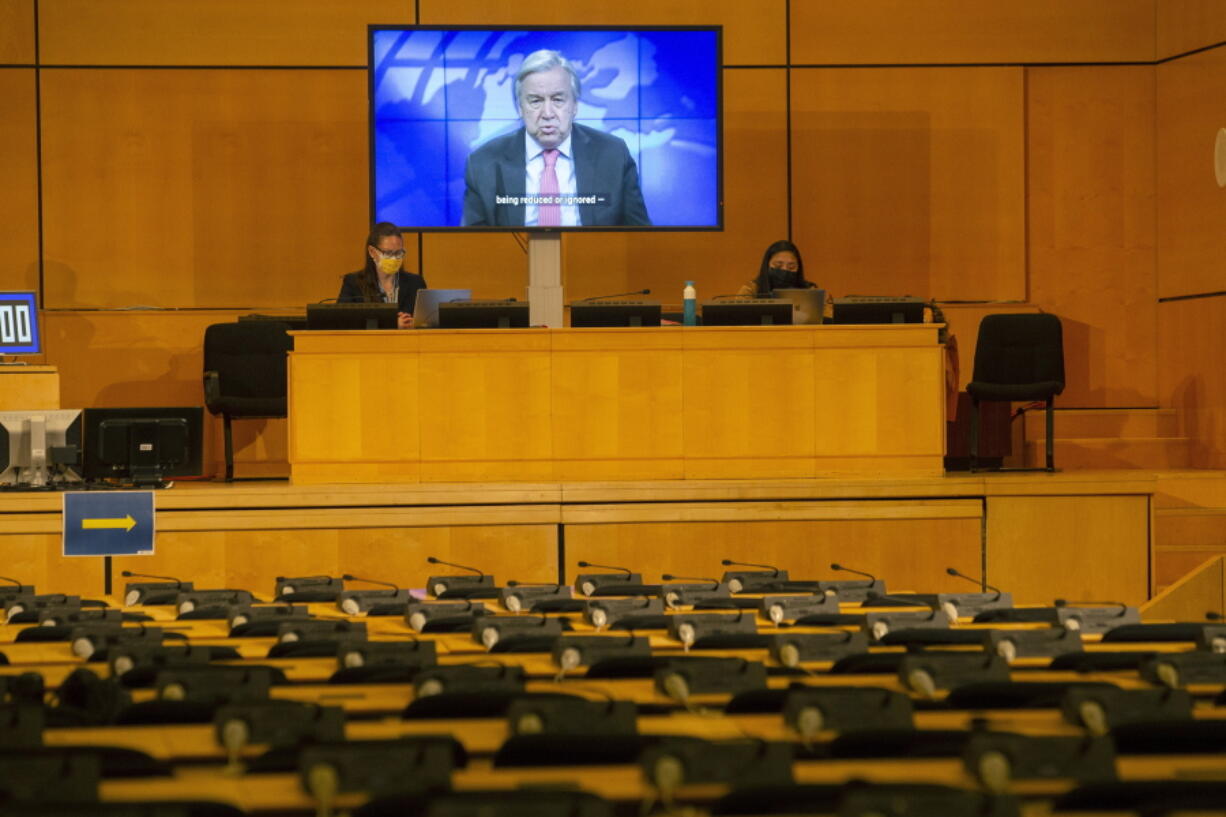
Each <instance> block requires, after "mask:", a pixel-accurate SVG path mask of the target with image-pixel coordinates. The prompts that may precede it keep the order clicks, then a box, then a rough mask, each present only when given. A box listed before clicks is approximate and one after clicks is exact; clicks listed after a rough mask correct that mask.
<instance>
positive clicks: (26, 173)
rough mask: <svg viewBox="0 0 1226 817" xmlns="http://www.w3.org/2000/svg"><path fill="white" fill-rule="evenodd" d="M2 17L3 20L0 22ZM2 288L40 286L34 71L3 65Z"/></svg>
mask: <svg viewBox="0 0 1226 817" xmlns="http://www.w3.org/2000/svg"><path fill="white" fill-rule="evenodd" d="M2 27H3V22H2V21H0V28H2ZM0 111H3V112H4V113H3V115H0V179H3V180H4V181H3V186H4V192H3V193H0V288H4V289H33V290H37V289H38V153H37V150H38V146H37V144H36V141H35V140H36V138H37V133H38V131H37V128H36V126H35V106H34V71H33V70H31V69H28V68H2V69H0Z"/></svg>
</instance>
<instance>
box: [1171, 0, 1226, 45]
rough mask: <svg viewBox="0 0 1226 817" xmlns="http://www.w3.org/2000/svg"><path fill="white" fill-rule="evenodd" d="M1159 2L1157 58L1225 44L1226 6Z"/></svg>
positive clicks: (1215, 1) (1210, 1) (1193, 0)
mask: <svg viewBox="0 0 1226 817" xmlns="http://www.w3.org/2000/svg"><path fill="white" fill-rule="evenodd" d="M1157 3H1158V16H1157V20H1156V26H1157V33H1156V35H1155V37H1156V40H1157V52H1158V53H1157V57H1158V59H1160V60H1162V59H1167V58H1169V57H1172V56H1174V55H1176V54H1185V53H1187V52H1189V51H1195V50H1196V49H1198V48H1204V47H1205V46H1210V45H1220V44H1221V43H1223V42H1226V5H1223V4H1222V3H1221V2H1220V0H1157Z"/></svg>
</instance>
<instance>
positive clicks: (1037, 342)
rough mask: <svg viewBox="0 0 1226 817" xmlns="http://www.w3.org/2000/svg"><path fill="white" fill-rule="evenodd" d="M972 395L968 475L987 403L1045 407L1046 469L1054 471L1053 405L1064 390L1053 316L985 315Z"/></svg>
mask: <svg viewBox="0 0 1226 817" xmlns="http://www.w3.org/2000/svg"><path fill="white" fill-rule="evenodd" d="M966 390H967V392H968V393H969V394H970V395H971V401H972V403H973V407H974V412H973V413H972V414H971V471H974V470H975V468H976V466H977V465H978V457H979V420H980V413H979V407H980V404H981V403H983V402H991V401H1010V402H1011V401H1029V400H1042V401H1044V402H1045V403H1046V404H1047V469H1046V470H1048V471H1054V470H1056V467H1055V456H1054V450H1053V445H1052V430H1053V416H1054V405H1053V403H1054V400H1055V397H1056V395H1057V394H1060V393H1061V392H1063V391H1064V334H1063V330H1062V328H1061V324H1060V319H1059V318H1057V317H1056V316H1055V315H1047V314H1043V313H1038V314H1034V313H1028V314H1018V315H988V316H986V317H985V318H984V319H983V320H982V321H981V322H980V324H979V340H978V344H977V345H976V347H975V373H974V376H973V378H972V380H971V382H970V383H967V384H966Z"/></svg>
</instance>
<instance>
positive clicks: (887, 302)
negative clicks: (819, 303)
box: [834, 295, 924, 324]
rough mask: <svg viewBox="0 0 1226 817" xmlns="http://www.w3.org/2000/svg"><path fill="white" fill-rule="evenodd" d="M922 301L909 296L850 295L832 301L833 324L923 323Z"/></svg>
mask: <svg viewBox="0 0 1226 817" xmlns="http://www.w3.org/2000/svg"><path fill="white" fill-rule="evenodd" d="M923 322H924V301H922V300H920V299H919V298H916V297H913V296H911V295H901V296H900V295H851V296H849V297H846V298H835V299H834V323H843V324H850V323H923Z"/></svg>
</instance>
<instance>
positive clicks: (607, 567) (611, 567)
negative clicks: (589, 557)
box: [576, 562, 634, 576]
mask: <svg viewBox="0 0 1226 817" xmlns="http://www.w3.org/2000/svg"><path fill="white" fill-rule="evenodd" d="M576 564H578V565H579V567H599V568H601V569H602V570H617V571H620V572H622V573H625V574H626V575H627V576H630V575H632V574H633V573H634V571H633V570H631V569H630V568H628V567H617V566H616V565H598V564H596V563H595V562H577V563H576Z"/></svg>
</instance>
